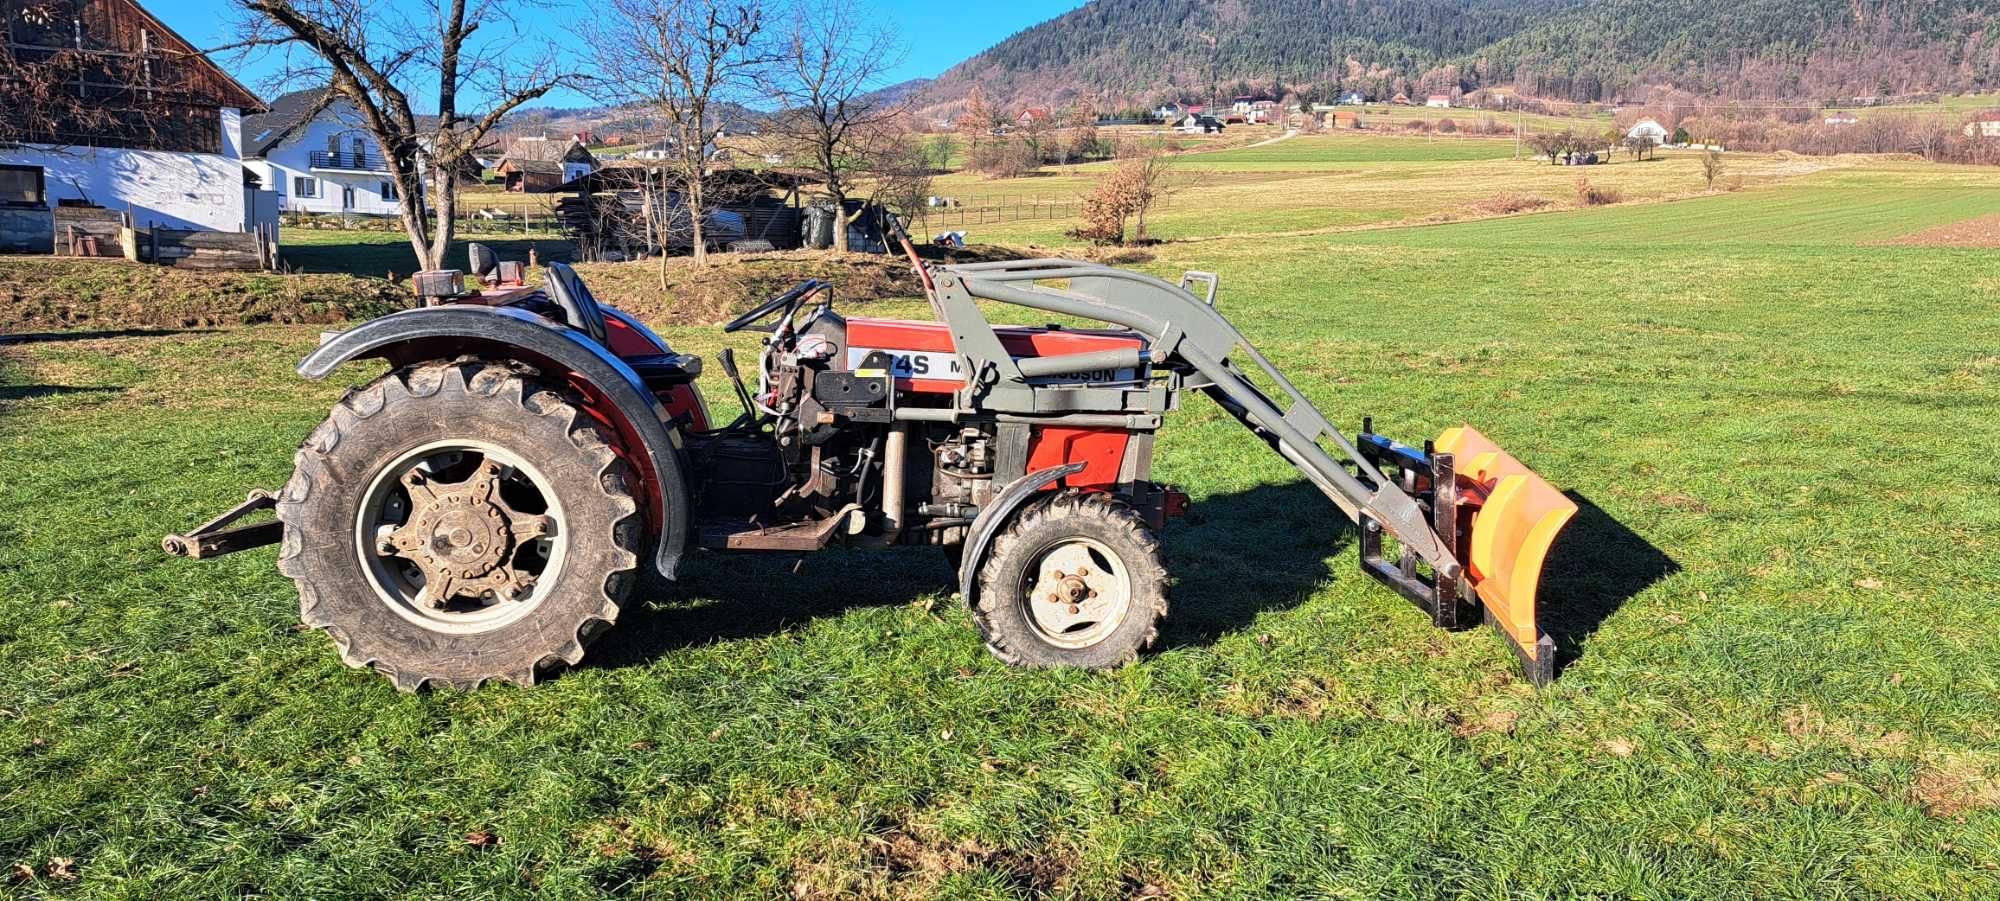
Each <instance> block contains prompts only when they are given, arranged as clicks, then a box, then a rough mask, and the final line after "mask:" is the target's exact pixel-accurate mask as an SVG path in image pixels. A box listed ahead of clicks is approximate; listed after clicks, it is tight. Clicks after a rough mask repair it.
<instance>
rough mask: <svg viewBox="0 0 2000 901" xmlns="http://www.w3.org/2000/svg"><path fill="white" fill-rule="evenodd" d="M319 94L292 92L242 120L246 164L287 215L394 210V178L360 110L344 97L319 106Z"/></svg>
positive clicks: (377, 213) (375, 213) (364, 213)
mask: <svg viewBox="0 0 2000 901" xmlns="http://www.w3.org/2000/svg"><path fill="white" fill-rule="evenodd" d="M322 96H323V92H322V91H319V90H311V91H293V92H292V93H290V94H286V95H284V96H283V97H279V98H278V99H277V100H275V101H272V103H271V111H270V112H268V113H265V114H263V115H259V116H251V117H249V118H247V119H245V120H243V137H244V144H245V150H244V154H243V155H244V164H243V165H244V168H246V169H248V170H250V171H251V172H252V173H254V174H256V176H257V177H258V178H259V179H261V180H262V181H263V183H264V185H265V186H266V187H268V188H271V189H273V190H276V191H277V192H278V205H279V208H281V209H283V210H284V211H286V212H288V213H337V214H351V215H359V216H394V215H396V214H397V212H398V209H399V208H398V206H397V202H396V183H395V180H394V179H393V178H391V177H390V175H389V164H388V163H387V162H386V161H385V160H384V159H383V158H382V148H381V146H380V145H378V144H377V143H376V141H375V138H374V137H373V136H371V135H370V134H369V133H368V130H367V129H366V128H363V127H362V126H361V116H360V111H359V110H357V109H355V107H354V105H353V104H352V103H350V102H348V101H346V100H338V101H334V102H333V103H331V104H330V105H329V104H322V103H321V97H322ZM322 106H324V108H323V109H322V108H321V107H322Z"/></svg>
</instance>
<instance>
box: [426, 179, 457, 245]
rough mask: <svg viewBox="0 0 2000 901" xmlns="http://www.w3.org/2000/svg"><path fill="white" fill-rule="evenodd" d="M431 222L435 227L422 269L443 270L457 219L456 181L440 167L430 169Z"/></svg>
mask: <svg viewBox="0 0 2000 901" xmlns="http://www.w3.org/2000/svg"><path fill="white" fill-rule="evenodd" d="M430 169H431V192H432V193H433V194H434V195H435V196H434V197H433V198H432V200H431V215H432V221H434V222H435V223H436V226H435V227H433V228H432V230H431V247H430V255H429V256H428V257H426V258H425V259H424V268H426V269H443V268H444V258H445V254H446V253H448V252H450V250H451V239H452V229H453V226H454V225H455V224H456V222H455V221H454V220H456V219H457V218H458V186H457V184H456V181H457V179H455V178H453V177H452V176H451V175H450V174H449V173H447V172H446V171H445V169H444V167H442V166H438V165H435V164H433V165H432V166H431V167H430Z"/></svg>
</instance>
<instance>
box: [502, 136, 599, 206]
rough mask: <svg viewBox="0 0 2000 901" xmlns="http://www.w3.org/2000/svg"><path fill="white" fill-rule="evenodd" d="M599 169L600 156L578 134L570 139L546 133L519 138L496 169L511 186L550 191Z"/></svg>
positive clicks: (530, 191)
mask: <svg viewBox="0 0 2000 901" xmlns="http://www.w3.org/2000/svg"><path fill="white" fill-rule="evenodd" d="M596 169H597V158H596V157H594V156H592V155H591V154H590V150H589V149H588V148H585V147H584V146H583V144H582V142H580V141H578V140H576V139H575V138H574V137H572V138H570V139H569V141H568V142H567V143H564V142H562V141H552V140H550V139H549V138H548V137H547V136H545V135H538V136H534V137H525V138H516V139H515V140H514V143H513V144H510V145H508V147H507V153H506V155H505V156H503V157H501V159H500V165H499V167H497V168H496V169H495V170H494V171H495V173H496V174H498V175H499V176H500V178H501V179H502V182H503V183H504V184H505V185H506V188H507V190H509V191H513V192H516V193H528V194H546V193H548V192H550V191H554V190H556V189H557V188H560V187H562V186H563V185H564V184H567V183H568V182H571V181H575V180H576V179H578V178H582V177H583V176H585V175H589V174H590V173H591V172H592V171H594V170H596Z"/></svg>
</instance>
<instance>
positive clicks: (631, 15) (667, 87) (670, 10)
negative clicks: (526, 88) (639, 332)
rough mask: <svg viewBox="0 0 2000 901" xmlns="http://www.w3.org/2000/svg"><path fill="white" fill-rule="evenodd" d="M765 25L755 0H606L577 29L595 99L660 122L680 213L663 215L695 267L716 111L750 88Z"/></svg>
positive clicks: (704, 258) (718, 129)
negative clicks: (680, 227)
mask: <svg viewBox="0 0 2000 901" xmlns="http://www.w3.org/2000/svg"><path fill="white" fill-rule="evenodd" d="M765 25H766V22H765V10H764V6H763V4H762V3H761V2H758V0H612V2H611V3H610V5H609V6H608V7H605V8H603V10H602V13H601V14H600V16H599V17H598V18H597V20H596V21H595V22H594V23H592V24H590V25H587V26H585V27H584V28H583V29H582V32H583V34H582V37H583V38H584V39H585V40H586V41H587V42H588V43H589V45H590V47H591V58H592V60H593V63H594V65H593V68H594V72H593V74H594V75H595V76H596V78H597V82H598V84H599V85H600V86H601V92H602V97H601V98H600V99H603V100H608V101H611V102H616V103H624V104H631V105H637V106H644V107H646V108H648V109H651V110H653V111H654V112H656V113H658V114H659V115H660V117H661V118H663V119H665V120H666V121H667V125H668V129H669V130H670V132H671V134H670V136H669V137H670V143H671V144H672V145H673V150H672V155H671V156H670V157H669V158H668V159H667V160H666V165H665V166H664V167H663V172H664V174H665V175H666V178H667V181H668V182H669V183H670V185H671V190H672V191H674V192H675V193H676V194H678V197H679V201H680V203H679V205H680V207H681V208H682V209H683V210H685V213H683V212H681V211H680V210H676V211H675V212H674V213H673V218H675V219H679V218H680V217H681V216H683V215H685V217H686V219H687V222H688V228H689V231H690V234H691V236H692V243H693V252H694V261H695V265H697V266H705V265H707V263H708V243H707V235H706V228H707V224H708V223H707V218H708V216H709V213H710V210H709V204H708V195H707V193H706V192H705V190H704V187H705V185H706V183H707V181H708V177H709V175H710V174H711V167H712V166H713V164H714V158H713V157H714V153H715V142H716V141H717V139H719V138H720V137H721V135H722V130H723V127H724V124H725V123H724V122H723V121H722V116H721V113H722V112H723V107H724V105H725V104H728V103H730V102H732V101H734V100H738V99H743V98H745V97H747V96H748V95H749V94H750V93H751V92H752V91H753V89H754V88H755V85H756V82H757V76H758V74H759V72H760V70H761V69H762V68H763V67H764V66H765V65H767V64H768V63H769V62H770V61H771V58H772V57H771V55H770V53H769V52H768V50H767V48H766V47H765V38H766V37H767V35H766V32H765ZM649 204H650V202H649ZM664 251H665V248H664V247H662V253H661V260H660V280H661V285H662V287H664V286H665V283H666V272H667V270H666V254H665V252H664Z"/></svg>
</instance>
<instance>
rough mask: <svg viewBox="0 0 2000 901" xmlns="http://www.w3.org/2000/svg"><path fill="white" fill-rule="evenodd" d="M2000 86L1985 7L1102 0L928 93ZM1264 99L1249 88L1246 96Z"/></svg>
mask: <svg viewBox="0 0 2000 901" xmlns="http://www.w3.org/2000/svg"><path fill="white" fill-rule="evenodd" d="M1996 85H2000V9H1995V8H1991V7H1989V6H1988V5H1987V4H1985V3H1984V2H1982V0H1735V2H1720V0H1258V2H1256V3H1254V4H1253V3H1249V2H1247V0H1092V2H1090V3H1087V4H1085V5H1084V6H1082V7H1079V8H1077V9H1075V10H1072V11H1071V12H1068V13H1065V14H1063V15H1061V16H1057V17H1056V18H1054V19H1050V20H1048V21H1046V22H1043V23H1041V24H1039V25H1035V26H1032V27H1030V28H1028V29H1025V30H1023V31H1021V32H1019V33H1016V34H1014V35H1013V36H1011V37H1009V38H1007V39H1006V40H1003V41H1001V42H999V43H998V44H995V45H994V46H993V47H991V48H988V49H987V50H985V51H983V52H981V53H979V54H976V55H974V56H973V57H971V58H970V59H968V60H966V61H965V62H963V63H960V64H959V65H957V66H954V67H953V68H951V69H950V70H948V71H946V72H945V73H944V74H943V75H941V76H939V77H938V78H937V79H936V80H935V81H933V82H931V83H929V84H927V85H924V86H922V87H921V88H919V89H918V90H917V91H916V93H915V95H914V96H915V97H916V98H917V100H918V102H919V103H920V105H922V106H924V107H925V108H926V109H928V110H931V111H932V112H934V113H942V112H948V111H950V110H951V109H954V108H955V107H956V106H957V105H958V104H959V103H961V102H962V101H963V100H964V98H965V96H966V95H967V94H968V93H969V92H970V91H971V89H972V88H973V87H974V86H978V87H979V88H980V89H981V90H982V91H983V92H984V93H985V95H986V96H987V98H988V99H989V100H990V101H992V102H994V103H996V104H997V105H1000V106H1003V107H1008V108H1012V107H1015V106H1020V105H1024V104H1049V103H1064V102H1068V101H1070V100H1072V99H1075V98H1077V97H1080V96H1084V95H1094V98H1095V100H1096V102H1097V103H1098V105H1099V106H1100V108H1106V107H1131V106H1139V105H1150V104H1152V103H1155V102H1160V101H1164V100H1200V99H1207V98H1210V97H1228V96H1234V95H1235V94H1237V93H1258V94H1277V93H1282V92H1284V91H1286V90H1294V91H1297V92H1299V93H1301V95H1302V96H1308V97H1309V99H1320V98H1324V99H1332V98H1333V97H1334V96H1336V95H1337V94H1338V93H1340V92H1342V91H1347V90H1360V91H1362V92H1364V93H1368V94H1370V95H1371V96H1377V97H1388V96H1391V95H1393V94H1395V93H1404V94H1408V95H1410V96H1413V97H1414V96H1419V95H1420V94H1425V93H1447V94H1458V93H1462V92H1470V91H1474V90H1479V89H1482V88H1495V87H1508V88H1512V89H1514V90H1518V91H1520V92H1522V93H1525V94H1530V95H1534V96H1539V97H1545V98H1550V99H1560V100H1573V101H1588V102H1605V101H1632V102H1638V101H1643V100H1644V99H1645V97H1646V96H1647V95H1648V94H1650V93H1651V92H1653V91H1656V90H1660V89H1668V88H1671V89H1678V90H1686V91H1691V92H1694V93H1699V94H1704V95H1715V96H1725V97H1737V98H1745V99H1748V98H1765V99H1769V98H1801V97H1812V98H1828V97H1836V96H1839V97H1853V96H1864V95H1873V94H1903V93H1917V92H1928V91H1973V90H1980V89H1984V88H1990V87H1993V86H1996ZM1245 89H1247V90H1245Z"/></svg>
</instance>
